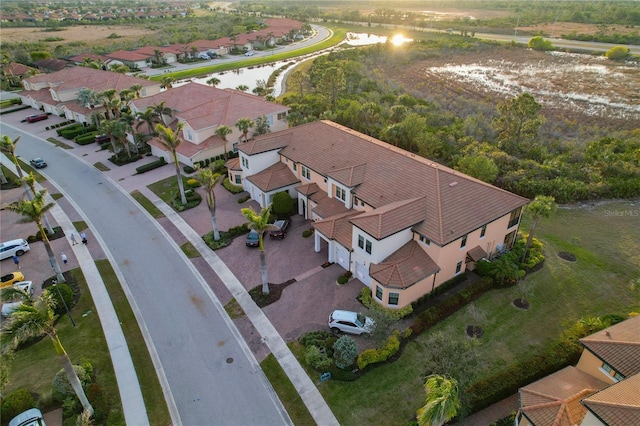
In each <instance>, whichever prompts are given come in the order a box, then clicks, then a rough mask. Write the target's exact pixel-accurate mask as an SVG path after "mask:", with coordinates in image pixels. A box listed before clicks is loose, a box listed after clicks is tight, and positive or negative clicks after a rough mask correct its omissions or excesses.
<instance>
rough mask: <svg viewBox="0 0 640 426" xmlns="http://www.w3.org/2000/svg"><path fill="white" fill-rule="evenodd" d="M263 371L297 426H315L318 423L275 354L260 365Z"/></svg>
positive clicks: (270, 355)
mask: <svg viewBox="0 0 640 426" xmlns="http://www.w3.org/2000/svg"><path fill="white" fill-rule="evenodd" d="M260 366H261V367H262V371H264V374H265V375H266V376H267V378H268V379H269V381H270V382H271V385H272V386H273V388H274V390H275V391H276V393H277V394H278V398H280V401H282V405H284V407H285V409H286V410H287V413H289V417H291V420H292V421H293V424H294V425H296V426H306V425H309V426H313V425H315V424H316V422H315V421H314V420H313V417H311V414H310V413H309V410H307V407H306V406H305V405H304V402H302V398H300V395H299V394H298V391H296V388H295V387H294V386H293V384H292V383H291V381H290V380H289V378H288V377H287V374H286V373H285V372H284V370H283V369H282V367H280V364H278V361H276V359H275V357H274V356H273V354H269V356H267V358H265V360H264V361H262V362H261V363H260Z"/></svg>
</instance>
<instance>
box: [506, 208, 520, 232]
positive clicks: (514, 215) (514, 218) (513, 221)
mask: <svg viewBox="0 0 640 426" xmlns="http://www.w3.org/2000/svg"><path fill="white" fill-rule="evenodd" d="M520 212H522V207H520V208H518V209H515V210H514V211H512V212H511V215H510V216H509V225H508V226H507V228H511V227H512V226H516V225H517V224H518V223H519V222H520Z"/></svg>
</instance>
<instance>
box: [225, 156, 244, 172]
mask: <svg viewBox="0 0 640 426" xmlns="http://www.w3.org/2000/svg"><path fill="white" fill-rule="evenodd" d="M224 166H225V167H226V168H227V169H229V170H235V171H241V170H242V167H240V157H236V158H231V159H229V161H227V162H226V163H224Z"/></svg>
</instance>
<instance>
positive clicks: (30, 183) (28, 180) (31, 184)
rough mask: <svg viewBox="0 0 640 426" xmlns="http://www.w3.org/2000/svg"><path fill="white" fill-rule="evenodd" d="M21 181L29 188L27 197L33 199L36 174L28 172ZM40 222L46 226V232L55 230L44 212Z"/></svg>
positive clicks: (50, 232)
mask: <svg viewBox="0 0 640 426" xmlns="http://www.w3.org/2000/svg"><path fill="white" fill-rule="evenodd" d="M22 181H23V182H24V183H26V184H27V186H28V187H29V189H30V190H31V192H28V193H27V194H28V198H29V199H30V200H31V199H33V197H34V194H35V193H36V176H35V175H34V174H33V172H29V174H27V175H26V176H25V177H23V178H22ZM42 222H44V223H43V225H44V227H45V228H47V232H48V233H49V234H51V235H53V234H54V233H55V231H54V229H53V226H51V224H50V223H49V219H48V216H47V215H46V214H44V215H42Z"/></svg>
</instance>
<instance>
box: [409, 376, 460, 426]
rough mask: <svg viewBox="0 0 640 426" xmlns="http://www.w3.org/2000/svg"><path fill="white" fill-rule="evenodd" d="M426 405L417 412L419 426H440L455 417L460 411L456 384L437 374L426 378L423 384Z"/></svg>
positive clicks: (452, 380)
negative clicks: (425, 393)
mask: <svg viewBox="0 0 640 426" xmlns="http://www.w3.org/2000/svg"><path fill="white" fill-rule="evenodd" d="M424 389H425V391H426V392H427V397H426V404H425V405H424V406H423V407H422V408H420V409H419V410H418V424H419V425H420V426H442V425H443V424H445V423H446V422H448V421H449V420H451V419H452V418H454V417H455V416H456V414H457V413H458V410H459V409H460V398H459V397H458V382H456V381H455V380H454V379H450V378H448V377H445V376H441V375H439V374H432V375H431V376H429V377H427V381H426V383H425V384H424Z"/></svg>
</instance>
